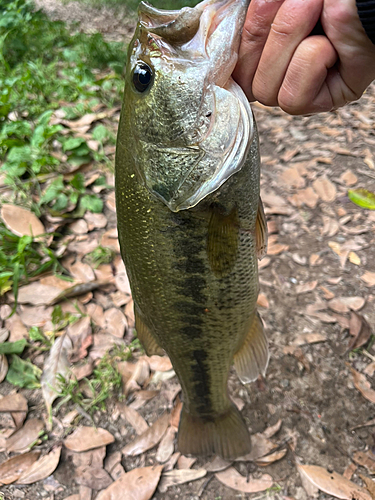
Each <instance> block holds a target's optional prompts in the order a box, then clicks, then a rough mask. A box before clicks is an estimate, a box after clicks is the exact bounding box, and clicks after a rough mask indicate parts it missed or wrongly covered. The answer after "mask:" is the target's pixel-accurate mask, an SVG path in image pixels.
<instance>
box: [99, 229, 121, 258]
mask: <svg viewBox="0 0 375 500" xmlns="http://www.w3.org/2000/svg"><path fill="white" fill-rule="evenodd" d="M100 244H101V246H102V247H105V248H110V249H111V250H113V251H114V252H116V253H119V252H120V244H119V241H118V233H117V228H113V229H110V230H109V231H107V232H105V233H104V234H103V236H102V237H101V240H100Z"/></svg>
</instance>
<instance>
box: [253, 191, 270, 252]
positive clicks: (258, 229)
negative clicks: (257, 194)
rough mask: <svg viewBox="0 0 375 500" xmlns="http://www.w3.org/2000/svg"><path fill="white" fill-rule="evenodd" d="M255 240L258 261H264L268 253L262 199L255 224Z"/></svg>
mask: <svg viewBox="0 0 375 500" xmlns="http://www.w3.org/2000/svg"><path fill="white" fill-rule="evenodd" d="M255 239H256V249H257V257H258V259H263V257H264V256H265V255H266V253H267V239H268V235H267V221H266V216H265V214H264V208H263V203H262V200H261V198H259V205H258V214H257V220H256V224H255Z"/></svg>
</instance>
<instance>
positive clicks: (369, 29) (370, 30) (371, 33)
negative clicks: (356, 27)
mask: <svg viewBox="0 0 375 500" xmlns="http://www.w3.org/2000/svg"><path fill="white" fill-rule="evenodd" d="M356 4H357V9H358V15H359V18H360V20H361V23H362V26H363V27H364V29H365V31H366V33H367V36H368V37H369V38H370V40H371V41H372V43H374V44H375V0H356Z"/></svg>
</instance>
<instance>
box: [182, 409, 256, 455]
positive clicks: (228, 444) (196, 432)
mask: <svg viewBox="0 0 375 500" xmlns="http://www.w3.org/2000/svg"><path fill="white" fill-rule="evenodd" d="M178 449H179V451H180V452H181V453H182V454H183V455H194V456H204V457H209V456H212V455H218V456H219V457H221V458H223V459H224V460H233V459H235V458H238V457H242V456H244V455H247V454H248V453H250V451H251V440H250V434H249V431H248V428H247V426H246V423H245V421H244V419H243V418H242V415H241V413H240V412H239V410H238V409H237V408H236V407H235V406H234V405H231V406H230V407H229V409H228V411H227V412H226V413H224V414H223V415H219V416H218V417H216V418H212V419H204V418H202V417H197V416H193V415H190V414H189V413H188V412H187V411H186V410H185V408H184V407H183V408H182V412H181V419H180V425H179V429H178Z"/></svg>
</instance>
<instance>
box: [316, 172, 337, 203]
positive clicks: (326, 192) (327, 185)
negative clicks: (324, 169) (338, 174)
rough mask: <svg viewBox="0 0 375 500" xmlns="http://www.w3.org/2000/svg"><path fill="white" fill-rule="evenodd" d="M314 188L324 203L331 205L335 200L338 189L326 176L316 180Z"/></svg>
mask: <svg viewBox="0 0 375 500" xmlns="http://www.w3.org/2000/svg"><path fill="white" fill-rule="evenodd" d="M313 187H314V189H315V191H316V192H317V194H318V195H319V196H320V198H321V199H322V200H323V201H325V202H327V203H331V202H332V201H334V200H335V198H336V193H337V191H336V187H335V185H334V184H332V182H331V181H330V180H329V179H328V177H327V176H326V175H323V176H322V177H320V178H319V179H316V180H315V181H314V182H313Z"/></svg>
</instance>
